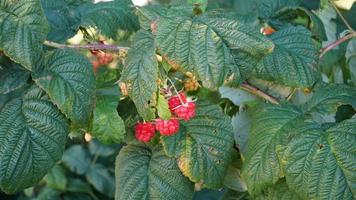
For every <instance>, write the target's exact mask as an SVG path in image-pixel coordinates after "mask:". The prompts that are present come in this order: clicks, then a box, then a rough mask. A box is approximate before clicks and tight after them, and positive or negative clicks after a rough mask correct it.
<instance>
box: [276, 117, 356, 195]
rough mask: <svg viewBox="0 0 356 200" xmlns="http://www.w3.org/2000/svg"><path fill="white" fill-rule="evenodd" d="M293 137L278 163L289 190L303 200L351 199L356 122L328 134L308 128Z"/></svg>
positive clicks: (347, 122) (355, 179)
mask: <svg viewBox="0 0 356 200" xmlns="http://www.w3.org/2000/svg"><path fill="white" fill-rule="evenodd" d="M293 135H295V136H294V137H293V138H292V140H291V141H290V142H289V143H288V144H286V149H285V153H284V155H283V159H282V161H281V163H282V164H283V167H284V170H285V174H286V179H287V183H288V185H290V188H291V189H293V190H294V191H295V192H296V193H297V194H299V195H300V196H301V197H303V198H304V199H327V198H330V197H332V198H335V199H353V197H354V196H355V195H356V188H355V184H356V174H355V158H356V146H355V143H356V120H355V119H350V120H345V121H343V122H341V123H339V124H336V125H334V126H332V127H330V128H328V129H327V130H323V129H322V128H321V127H319V126H318V125H315V124H307V125H305V126H303V127H300V128H298V129H297V130H296V131H295V132H294V133H293Z"/></svg>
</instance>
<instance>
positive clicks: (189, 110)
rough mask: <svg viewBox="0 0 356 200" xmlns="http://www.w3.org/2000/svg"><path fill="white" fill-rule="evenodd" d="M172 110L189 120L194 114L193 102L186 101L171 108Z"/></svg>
mask: <svg viewBox="0 0 356 200" xmlns="http://www.w3.org/2000/svg"><path fill="white" fill-rule="evenodd" d="M173 112H174V113H175V114H176V115H177V116H178V117H179V118H182V119H183V120H184V121H189V120H190V119H191V118H192V117H194V116H195V103H194V102H188V103H185V104H183V105H180V106H178V107H176V108H174V109H173Z"/></svg>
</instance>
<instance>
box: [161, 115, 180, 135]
mask: <svg viewBox="0 0 356 200" xmlns="http://www.w3.org/2000/svg"><path fill="white" fill-rule="evenodd" d="M156 130H157V131H159V132H160V133H161V134H162V135H164V136H170V135H173V134H175V133H177V132H178V130H179V120H178V119H170V120H163V119H156Z"/></svg>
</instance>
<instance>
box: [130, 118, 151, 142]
mask: <svg viewBox="0 0 356 200" xmlns="http://www.w3.org/2000/svg"><path fill="white" fill-rule="evenodd" d="M155 132H156V130H155V126H154V125H153V124H151V123H149V122H142V123H137V124H136V126H135V136H136V139H137V140H138V141H142V142H149V141H150V140H151V139H152V138H153V136H154V135H155Z"/></svg>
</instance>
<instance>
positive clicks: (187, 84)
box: [184, 77, 199, 92]
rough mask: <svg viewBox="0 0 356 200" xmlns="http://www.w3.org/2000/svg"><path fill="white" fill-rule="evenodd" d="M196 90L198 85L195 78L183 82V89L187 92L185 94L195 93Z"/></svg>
mask: <svg viewBox="0 0 356 200" xmlns="http://www.w3.org/2000/svg"><path fill="white" fill-rule="evenodd" d="M198 88H199V83H198V81H197V80H196V79H195V77H193V78H189V79H187V80H185V81H184V89H185V91H187V92H190V91H197V90H198Z"/></svg>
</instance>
